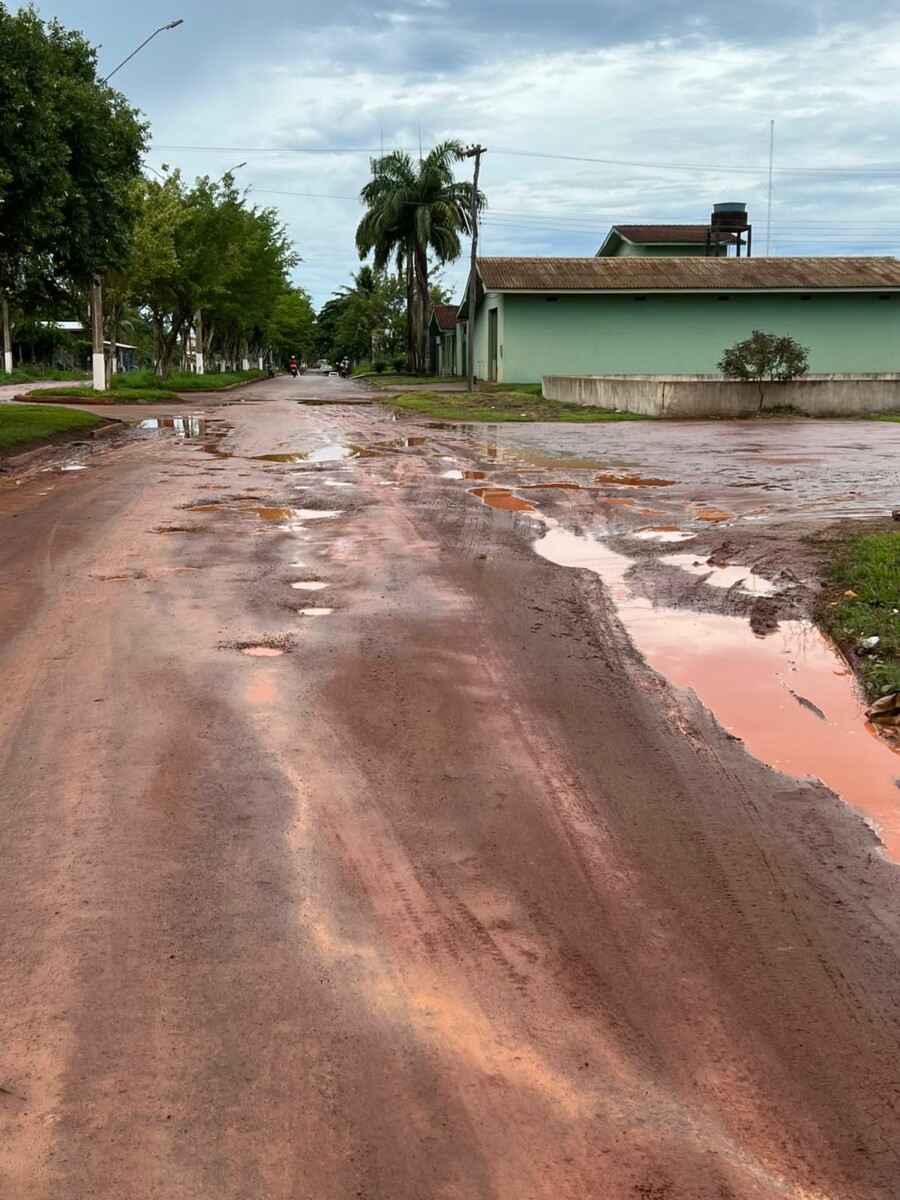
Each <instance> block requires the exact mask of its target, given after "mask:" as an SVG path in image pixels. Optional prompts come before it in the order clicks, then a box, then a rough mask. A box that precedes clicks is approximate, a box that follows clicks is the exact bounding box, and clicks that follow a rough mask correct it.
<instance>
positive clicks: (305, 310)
mask: <svg viewBox="0 0 900 1200" xmlns="http://www.w3.org/2000/svg"><path fill="white" fill-rule="evenodd" d="M269 345H270V347H271V353H272V357H273V359H274V360H275V361H276V362H279V361H280V362H283V361H285V360H286V359H288V358H289V357H290V356H291V355H292V354H296V355H297V356H298V357H299V358H300V359H303V360H308V359H310V358H312V357H313V355H314V354H315V353H316V314H315V312H314V311H313V306H312V301H311V300H310V298H309V295H308V293H307V292H305V291H304V290H303V288H289V289H288V290H286V291H283V292H282V293H281V294H280V295H279V296H278V298H277V299H276V301H275V309H274V312H273V314H272V320H271V323H270V326H269Z"/></svg>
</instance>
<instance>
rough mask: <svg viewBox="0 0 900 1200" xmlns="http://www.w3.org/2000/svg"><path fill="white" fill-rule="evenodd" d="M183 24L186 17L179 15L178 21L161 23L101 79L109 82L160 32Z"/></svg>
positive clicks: (103, 81)
mask: <svg viewBox="0 0 900 1200" xmlns="http://www.w3.org/2000/svg"><path fill="white" fill-rule="evenodd" d="M183 24H184V18H183V17H179V18H178V20H177V21H170V22H169V23H168V25H160V27H159V29H154V31H153V33H151V34H150V36H149V37H148V38H145V39H144V41H142V42H141V44H140V45H139V46H138V48H137V50H132V52H131V53H130V54H129V55H128V57H127V58H123V59H122V61H121V62H120V63H119V65H118V66H117V67H116V68H115V70H114V71H110V73H109V74H108V75H107V76H106V78H105V79H103V80H101V82H102V83H109V81H110V80H111V79H112V77H113V75H115V73H116V71H121V70H122V68H123V67H124V66H125V64H126V63H129V62H131V60H132V59H133V58H134V56H135V55H136V54H140V52H141V51H142V50H143V48H144V47H145V46H146V45H147V43H148V42H152V41H153V39H154V38H155V37H156V35H157V34H158V33H165V31H166V30H167V29H177V27H178V26H179V25H183Z"/></svg>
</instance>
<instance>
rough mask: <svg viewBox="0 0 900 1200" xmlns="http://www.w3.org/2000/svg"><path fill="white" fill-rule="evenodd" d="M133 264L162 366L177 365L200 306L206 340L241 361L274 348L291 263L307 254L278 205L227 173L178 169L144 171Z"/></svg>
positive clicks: (161, 369) (208, 346)
mask: <svg viewBox="0 0 900 1200" xmlns="http://www.w3.org/2000/svg"><path fill="white" fill-rule="evenodd" d="M143 186H144V196H143V202H142V205H141V211H140V215H139V218H138V222H137V228H136V231H135V255H134V260H133V263H132V266H131V281H132V294H133V296H134V298H135V299H136V300H137V302H138V303H139V304H140V305H141V306H142V307H143V308H144V309H146V311H147V313H148V315H149V317H150V320H151V321H152V323H153V328H154V334H155V340H156V363H157V367H156V369H157V374H159V375H162V376H167V375H169V374H170V373H171V370H172V366H173V362H174V358H175V353H176V348H177V346H178V343H179V340H180V342H181V345H182V347H183V349H186V347H187V343H188V337H189V333H190V330H191V328H192V326H193V324H194V320H195V314H197V313H198V312H201V311H202V312H203V313H204V322H203V324H204V329H203V346H204V350H205V351H206V352H207V353H211V352H213V351H217V352H218V353H219V354H221V356H222V357H223V358H224V359H225V360H226V361H228V362H231V363H233V364H236V363H237V362H239V360H240V359H241V358H242V357H244V355H245V354H246V355H248V356H249V355H251V354H253V355H259V354H262V353H264V352H265V350H266V347H267V345H268V342H269V337H270V327H271V322H272V320H273V318H274V315H275V309H276V304H277V301H278V298H279V296H280V295H281V294H282V293H283V292H284V290H285V288H286V286H287V272H288V271H289V269H290V268H291V267H292V266H294V265H295V264H296V263H297V262H298V261H299V260H298V258H297V256H296V255H295V254H294V253H293V251H292V249H291V247H290V244H289V242H288V239H287V235H286V233H285V231H284V228H283V227H282V226H281V225H280V224H279V222H278V220H277V216H276V214H275V213H274V211H273V210H271V209H257V208H247V207H246V205H245V204H244V200H243V197H242V196H241V195H240V194H239V193H238V192H237V191H236V190H235V187H234V180H233V178H232V177H231V176H230V175H226V176H225V177H224V178H223V179H221V180H218V181H211V180H209V179H208V178H202V179H198V180H197V181H196V183H195V185H194V186H193V187H192V188H188V187H187V186H186V185H185V183H184V181H183V180H182V178H181V175H180V174H179V172H178V171H174V172H172V174H171V175H167V176H166V178H165V179H164V180H162V181H161V182H160V181H156V180H144V185H143Z"/></svg>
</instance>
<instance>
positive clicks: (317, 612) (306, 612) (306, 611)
mask: <svg viewBox="0 0 900 1200" xmlns="http://www.w3.org/2000/svg"><path fill="white" fill-rule="evenodd" d="M297 612H298V613H299V614H300V616H301V617H330V616H331V614H332V613H333V612H334V609H333V608H298V609H297Z"/></svg>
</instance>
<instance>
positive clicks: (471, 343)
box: [464, 146, 484, 392]
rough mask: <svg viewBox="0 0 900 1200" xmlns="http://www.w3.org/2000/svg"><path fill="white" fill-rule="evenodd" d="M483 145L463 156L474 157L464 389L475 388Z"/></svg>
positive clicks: (471, 148) (470, 389) (470, 390)
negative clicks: (480, 178) (479, 199)
mask: <svg viewBox="0 0 900 1200" xmlns="http://www.w3.org/2000/svg"><path fill="white" fill-rule="evenodd" d="M482 154H484V146H470V147H469V149H468V150H467V151H466V152H465V155H464V157H465V158H474V159H475V180H474V182H473V184H472V215H471V220H472V265H471V267H470V268H469V321H468V326H467V329H466V334H467V336H466V350H467V355H466V358H467V360H468V361H467V363H466V391H468V392H474V390H475V295H476V287H475V266H476V263H477V261H478V176H479V174H480V173H481V156H482Z"/></svg>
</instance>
